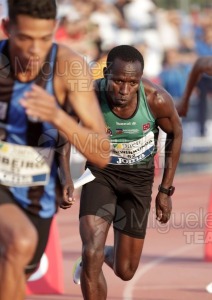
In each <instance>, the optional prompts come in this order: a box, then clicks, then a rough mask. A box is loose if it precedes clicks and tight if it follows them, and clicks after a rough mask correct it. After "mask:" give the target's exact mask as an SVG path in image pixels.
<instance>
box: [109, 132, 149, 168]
mask: <svg viewBox="0 0 212 300" xmlns="http://www.w3.org/2000/svg"><path fill="white" fill-rule="evenodd" d="M111 145H112V153H111V161H110V164H120V165H132V164H136V163H139V162H140V161H142V160H144V159H145V158H147V157H148V156H149V155H151V154H152V153H153V152H154V149H155V143H154V133H153V132H152V131H150V132H149V133H148V134H147V135H146V136H145V137H142V138H140V139H138V140H136V141H132V142H123V143H121V142H120V143H113V142H112V143H111Z"/></svg>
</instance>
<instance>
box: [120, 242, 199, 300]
mask: <svg viewBox="0 0 212 300" xmlns="http://www.w3.org/2000/svg"><path fill="white" fill-rule="evenodd" d="M198 246H199V245H185V246H183V247H180V248H179V249H178V250H175V251H172V252H170V253H169V254H168V255H166V256H162V257H159V258H156V259H154V260H153V261H151V262H150V263H148V264H146V265H144V266H141V267H140V270H137V272H136V273H135V275H134V277H133V278H132V279H131V280H130V281H129V282H128V283H127V285H126V287H125V289H124V292H123V300H133V289H134V288H135V286H136V284H137V282H138V281H139V279H140V278H141V276H143V275H144V274H145V273H146V272H148V271H149V270H151V269H153V268H155V267H156V266H157V265H159V264H161V263H162V262H164V261H166V260H168V259H169V258H171V257H174V256H176V255H179V254H181V253H184V252H187V251H191V248H195V247H198Z"/></svg>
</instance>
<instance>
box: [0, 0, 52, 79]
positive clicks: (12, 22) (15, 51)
mask: <svg viewBox="0 0 212 300" xmlns="http://www.w3.org/2000/svg"><path fill="white" fill-rule="evenodd" d="M8 12H9V19H5V20H3V21H2V27H3V29H4V32H5V33H6V35H7V36H8V39H9V41H10V43H9V50H10V58H11V61H12V64H13V69H14V70H15V72H17V73H18V74H20V72H22V74H24V73H25V71H26V70H30V72H33V74H36V72H37V70H39V69H40V68H41V66H42V65H43V64H44V60H45V58H46V56H47V53H48V52H49V50H50V49H51V46H52V42H53V36H54V31H55V28H56V3H55V0H8Z"/></svg>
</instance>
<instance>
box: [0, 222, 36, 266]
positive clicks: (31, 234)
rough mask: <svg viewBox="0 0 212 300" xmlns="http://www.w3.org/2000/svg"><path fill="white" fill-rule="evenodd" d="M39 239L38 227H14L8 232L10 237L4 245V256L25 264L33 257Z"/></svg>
mask: <svg viewBox="0 0 212 300" xmlns="http://www.w3.org/2000/svg"><path fill="white" fill-rule="evenodd" d="M37 241H38V235H37V231H36V229H34V228H33V227H30V228H25V229H24V230H23V228H22V230H21V228H20V229H17V228H15V229H12V230H10V231H9V232H8V237H7V239H6V241H5V243H4V244H5V246H4V252H5V253H4V257H5V258H6V259H7V260H9V261H11V262H12V261H16V262H17V261H19V263H22V264H23V265H25V264H27V263H28V262H29V261H30V259H31V258H32V256H33V254H34V252H35V249H36V246H37Z"/></svg>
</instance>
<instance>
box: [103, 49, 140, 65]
mask: <svg viewBox="0 0 212 300" xmlns="http://www.w3.org/2000/svg"><path fill="white" fill-rule="evenodd" d="M116 58H119V59H121V60H123V61H126V62H134V61H139V62H140V63H141V67H142V69H144V58H143V55H142V54H141V53H140V52H139V51H138V49H136V48H135V47H133V46H130V45H119V46H116V47H114V48H112V49H111V50H110V51H109V53H108V55H107V68H110V66H111V63H113V62H114V60H115V59H116Z"/></svg>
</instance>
